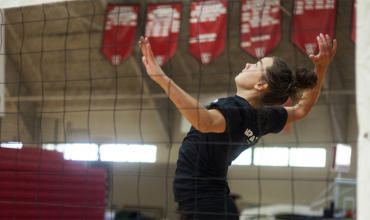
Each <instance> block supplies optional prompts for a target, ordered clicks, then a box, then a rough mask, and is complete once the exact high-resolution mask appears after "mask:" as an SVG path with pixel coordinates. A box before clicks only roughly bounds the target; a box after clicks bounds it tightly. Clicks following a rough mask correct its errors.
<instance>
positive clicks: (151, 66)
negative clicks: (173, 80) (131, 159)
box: [139, 36, 166, 82]
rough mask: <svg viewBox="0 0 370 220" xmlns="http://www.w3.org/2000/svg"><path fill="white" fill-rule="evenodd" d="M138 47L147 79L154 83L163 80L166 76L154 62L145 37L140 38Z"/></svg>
mask: <svg viewBox="0 0 370 220" xmlns="http://www.w3.org/2000/svg"><path fill="white" fill-rule="evenodd" d="M139 46H140V49H141V52H142V53H143V56H142V58H141V60H142V62H143V64H144V66H145V69H146V72H147V73H148V75H149V77H150V78H152V79H153V80H154V81H155V82H158V80H160V79H162V78H165V77H166V74H165V73H164V72H163V70H162V68H161V67H160V66H159V64H158V62H157V61H156V59H155V57H154V55H153V51H152V48H151V47H150V43H149V40H148V38H147V37H145V38H144V37H143V36H141V37H140V41H139Z"/></svg>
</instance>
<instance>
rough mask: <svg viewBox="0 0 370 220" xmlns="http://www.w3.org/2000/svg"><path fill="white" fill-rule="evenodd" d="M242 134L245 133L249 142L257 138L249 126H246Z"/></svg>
mask: <svg viewBox="0 0 370 220" xmlns="http://www.w3.org/2000/svg"><path fill="white" fill-rule="evenodd" d="M244 134H245V136H247V138H248V140H249V141H250V142H254V141H256V140H257V137H256V136H254V134H253V131H252V130H251V129H249V128H247V130H245V132H244Z"/></svg>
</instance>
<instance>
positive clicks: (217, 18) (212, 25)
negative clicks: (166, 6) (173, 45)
mask: <svg viewBox="0 0 370 220" xmlns="http://www.w3.org/2000/svg"><path fill="white" fill-rule="evenodd" d="M226 22H227V0H205V1H195V2H192V3H191V11H190V40H189V50H190V53H191V54H192V55H193V56H194V57H195V58H196V59H198V60H199V61H200V62H201V63H202V64H208V63H210V62H211V61H212V60H213V59H214V58H215V57H216V56H218V55H219V54H220V53H221V52H222V51H223V50H224V48H225V40H226Z"/></svg>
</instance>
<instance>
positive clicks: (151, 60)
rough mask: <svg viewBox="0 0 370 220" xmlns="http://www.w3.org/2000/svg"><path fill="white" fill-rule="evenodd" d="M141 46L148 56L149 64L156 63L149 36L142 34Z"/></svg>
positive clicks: (144, 53) (146, 56)
mask: <svg viewBox="0 0 370 220" xmlns="http://www.w3.org/2000/svg"><path fill="white" fill-rule="evenodd" d="M139 46H140V49H141V52H142V53H143V55H144V57H145V58H146V62H147V63H148V64H149V63H153V64H155V62H156V61H155V57H154V54H153V51H152V48H151V46H150V43H149V39H148V37H143V36H141V37H140V40H139Z"/></svg>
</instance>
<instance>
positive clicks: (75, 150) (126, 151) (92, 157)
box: [43, 143, 157, 163]
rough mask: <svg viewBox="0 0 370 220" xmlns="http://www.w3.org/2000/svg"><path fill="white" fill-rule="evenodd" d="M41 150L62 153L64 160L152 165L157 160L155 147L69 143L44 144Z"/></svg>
mask: <svg viewBox="0 0 370 220" xmlns="http://www.w3.org/2000/svg"><path fill="white" fill-rule="evenodd" d="M43 148H44V149H46V150H56V151H58V152H61V153H63V155H64V159H66V160H84V161H97V160H99V159H100V160H101V161H113V162H143V163H154V162H155V161H156V159H157V146H155V145H139V144H101V145H100V146H99V145H98V144H85V143H71V144H45V145H44V146H43ZM98 152H99V154H98ZM99 156H100V157H99Z"/></svg>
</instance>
